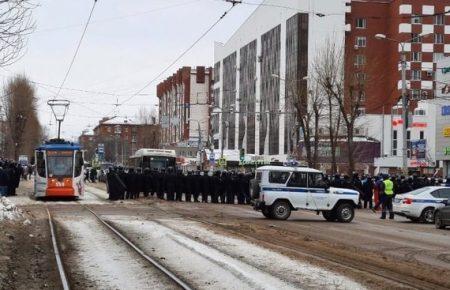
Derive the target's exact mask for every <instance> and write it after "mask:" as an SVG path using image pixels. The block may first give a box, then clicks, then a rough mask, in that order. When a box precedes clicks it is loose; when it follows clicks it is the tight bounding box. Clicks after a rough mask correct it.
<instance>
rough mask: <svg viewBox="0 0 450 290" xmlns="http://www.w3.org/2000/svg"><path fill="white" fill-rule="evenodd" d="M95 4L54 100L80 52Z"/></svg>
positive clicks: (95, 1)
mask: <svg viewBox="0 0 450 290" xmlns="http://www.w3.org/2000/svg"><path fill="white" fill-rule="evenodd" d="M96 4H97V0H94V4H93V5H92V8H91V12H90V13H89V17H88V20H87V22H86V25H85V26H84V30H83V33H82V34H81V38H80V40H79V41H78V45H77V48H76V50H75V53H74V55H73V57H72V60H71V61H70V65H69V68H68V69H67V71H66V74H65V76H64V79H63V81H62V82H61V85H60V86H59V89H58V92H57V93H56V96H55V99H57V98H58V96H59V94H60V93H61V89H62V87H63V86H64V84H65V83H66V80H67V77H68V76H69V73H70V70H71V69H72V66H73V64H74V62H75V59H76V57H77V55H78V51H79V50H80V47H81V43H82V42H83V38H84V36H85V35H86V31H87V28H88V26H89V23H90V22H91V18H92V14H93V13H94V8H95V5H96Z"/></svg>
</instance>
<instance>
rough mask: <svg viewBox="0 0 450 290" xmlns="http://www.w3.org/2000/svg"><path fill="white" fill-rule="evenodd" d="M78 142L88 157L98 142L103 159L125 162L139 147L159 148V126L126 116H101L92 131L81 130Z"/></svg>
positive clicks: (92, 153) (93, 151) (91, 154)
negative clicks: (101, 145)
mask: <svg viewBox="0 0 450 290" xmlns="http://www.w3.org/2000/svg"><path fill="white" fill-rule="evenodd" d="M79 142H80V145H81V146H82V147H83V148H84V149H85V150H86V151H87V156H88V157H89V156H94V153H95V150H96V149H97V148H98V144H103V147H104V160H105V161H110V162H119V163H122V164H126V162H127V160H128V157H129V156H131V155H132V154H134V152H135V151H136V150H138V149H140V148H159V144H160V127H159V125H155V124H141V123H138V122H136V121H134V120H132V119H128V118H119V117H115V118H103V119H102V120H101V121H100V122H99V124H98V125H97V126H96V127H95V128H94V130H93V132H92V133H91V132H83V134H82V135H81V136H80V137H79ZM91 158H92V157H91ZM86 159H88V158H86Z"/></svg>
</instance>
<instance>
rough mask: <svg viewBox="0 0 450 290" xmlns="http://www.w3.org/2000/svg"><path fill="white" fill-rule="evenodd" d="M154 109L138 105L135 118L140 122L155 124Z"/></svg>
mask: <svg viewBox="0 0 450 290" xmlns="http://www.w3.org/2000/svg"><path fill="white" fill-rule="evenodd" d="M156 117H157V116H156V110H155V109H152V110H149V109H147V107H140V108H139V111H138V113H137V115H136V118H137V120H138V122H139V123H140V124H145V125H149V124H155V123H156Z"/></svg>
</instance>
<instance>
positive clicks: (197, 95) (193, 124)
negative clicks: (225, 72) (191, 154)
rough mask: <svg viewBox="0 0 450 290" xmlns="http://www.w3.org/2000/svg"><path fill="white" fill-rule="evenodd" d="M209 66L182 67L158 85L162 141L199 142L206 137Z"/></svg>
mask: <svg viewBox="0 0 450 290" xmlns="http://www.w3.org/2000/svg"><path fill="white" fill-rule="evenodd" d="M211 84H212V68H205V67H202V66H198V67H196V68H191V67H183V68H181V69H179V70H178V71H177V72H176V73H175V74H173V75H172V76H171V77H169V78H167V79H166V80H165V81H164V82H162V83H160V84H159V85H158V86H157V96H158V98H159V118H160V124H161V144H162V146H169V145H180V146H183V145H185V146H187V145H194V144H197V145H198V141H199V137H201V138H202V143H204V145H206V143H207V141H208V140H209V136H210V134H209V132H210V124H209V112H210V109H211V108H210V104H211Z"/></svg>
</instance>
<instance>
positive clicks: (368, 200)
mask: <svg viewBox="0 0 450 290" xmlns="http://www.w3.org/2000/svg"><path fill="white" fill-rule="evenodd" d="M362 193H363V197H362V198H363V201H364V208H367V205H368V206H369V208H370V209H372V208H373V203H372V198H373V181H372V178H371V177H369V176H366V177H365V178H364V179H363V180H362Z"/></svg>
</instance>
